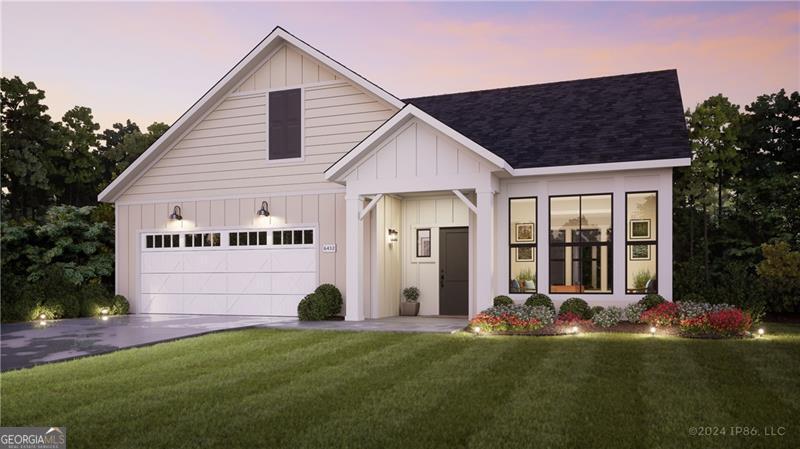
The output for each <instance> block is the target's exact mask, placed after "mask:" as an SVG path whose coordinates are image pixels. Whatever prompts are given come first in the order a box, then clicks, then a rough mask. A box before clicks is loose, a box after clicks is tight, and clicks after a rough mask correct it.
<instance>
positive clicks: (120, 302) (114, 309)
mask: <svg viewBox="0 0 800 449" xmlns="http://www.w3.org/2000/svg"><path fill="white" fill-rule="evenodd" d="M130 309H131V305H130V303H128V299H127V298H126V297H124V296H122V295H116V296H114V297H113V298H111V314H112V315H127V314H128V312H129V311H130Z"/></svg>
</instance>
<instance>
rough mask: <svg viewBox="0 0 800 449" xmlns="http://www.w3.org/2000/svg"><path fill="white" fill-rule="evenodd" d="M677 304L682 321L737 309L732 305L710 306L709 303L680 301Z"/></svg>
mask: <svg viewBox="0 0 800 449" xmlns="http://www.w3.org/2000/svg"><path fill="white" fill-rule="evenodd" d="M675 304H677V305H678V317H679V318H680V319H681V320H685V319H689V318H697V317H700V316H703V315H706V314H709V313H711V312H718V311H720V310H728V309H735V308H736V307H734V306H732V305H730V304H709V303H707V302H692V301H679V302H676V303H675Z"/></svg>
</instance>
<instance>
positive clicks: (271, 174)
mask: <svg viewBox="0 0 800 449" xmlns="http://www.w3.org/2000/svg"><path fill="white" fill-rule="evenodd" d="M298 87H299V88H302V89H303V95H302V98H303V136H304V138H303V156H304V157H303V159H302V160H297V161H292V162H287V163H270V161H268V160H267V157H266V156H267V94H268V92H269V91H270V90H278V89H283V88H298ZM396 111H397V109H396V108H395V107H394V106H392V105H390V104H388V103H386V102H385V101H383V100H382V99H379V98H377V97H376V96H374V95H372V94H370V93H368V92H367V91H365V90H364V89H362V88H361V87H358V86H357V85H355V84H354V83H352V82H350V81H349V80H346V79H345V78H344V77H342V76H341V75H340V74H338V73H336V72H334V71H332V70H331V69H330V68H328V67H326V66H324V65H322V64H320V63H319V62H317V61H316V60H314V59H313V58H311V57H309V56H308V55H306V54H304V53H302V52H301V51H299V50H297V49H295V48H294V47H291V46H288V45H285V46H283V47H281V48H280V49H278V50H277V51H276V52H275V53H274V54H272V55H271V56H270V57H269V59H267V60H266V61H265V62H264V63H263V64H262V65H261V66H260V67H259V68H258V69H257V70H255V71H254V72H253V73H252V74H250V75H249V76H248V77H247V78H246V79H245V81H244V82H242V83H240V84H239V85H238V86H237V87H236V88H234V89H233V90H232V91H231V92H230V94H229V95H228V96H227V97H226V98H225V99H224V100H223V101H222V102H220V103H219V104H218V105H217V106H216V107H215V108H213V109H212V110H211V112H209V113H208V114H206V115H205V116H204V117H203V118H202V119H201V120H199V121H198V122H197V123H196V125H195V126H193V127H192V128H191V130H190V131H188V132H187V133H186V134H185V135H184V136H183V137H182V138H181V139H179V140H178V141H177V142H176V143H175V145H173V146H172V147H171V148H169V149H168V150H167V151H165V152H164V154H163V156H161V157H160V158H159V159H158V160H157V161H156V162H155V163H153V165H151V166H150V167H149V168H148V169H147V170H146V171H145V172H144V174H143V175H142V176H141V177H139V178H138V179H136V180H135V181H134V182H133V183H132V184H131V185H130V187H129V188H128V189H127V190H126V191H125V192H123V193H122V195H121V196H120V197H119V199H118V200H117V202H116V236H117V239H116V256H115V257H116V286H117V287H116V289H117V292H118V293H119V294H122V295H125V296H126V297H128V298H129V299H131V306H132V310H133V312H137V309H139V308H140V307H141V304H140V301H141V298H140V294H141V267H142V264H141V262H142V260H141V254H142V253H141V251H139V250H138V248H139V244H140V232H141V231H143V230H153V231H159V230H167V229H171V228H172V227H176V226H177V227H180V228H181V229H182V230H189V229H203V230H213V229H221V228H231V227H238V228H246V229H250V228H259V229H260V228H270V227H275V226H283V225H300V224H304V225H305V224H312V225H314V226H316V228H317V229H318V234H317V236H316V237H317V239H316V241H317V243H318V245H316V249H315V250H314V251H315V252H316V254H317V258H318V266H317V267H316V270H317V271H318V279H319V282H320V283H326V282H329V283H333V284H336V285H337V286H338V287H339V288H340V289H341V290H342V292H343V293H344V291H345V288H346V285H345V274H344V267H345V240H344V239H345V234H346V232H345V217H344V211H345V206H344V189H343V188H342V187H341V186H340V185H338V184H334V183H331V182H327V181H326V180H325V178H324V175H323V172H324V171H325V170H326V169H327V168H328V167H329V166H330V165H331V164H332V163H334V162H335V161H336V160H338V159H339V158H340V157H341V156H342V155H344V154H345V153H346V152H347V151H349V150H350V149H351V148H352V147H354V146H355V145H356V144H357V143H358V142H360V141H361V140H362V139H363V138H364V137H366V136H367V135H368V134H370V133H371V132H372V131H374V130H375V129H376V128H377V127H378V126H380V125H381V124H382V123H383V122H384V121H385V120H386V119H388V118H389V117H391V115H392V114H394V113H395V112H396ZM262 201H267V202H268V203H269V210H270V213H271V216H270V217H269V218H267V219H260V221H259V220H256V211H257V210H258V209H259V207H260V205H261V202H262ZM175 205H178V206H181V208H182V212H183V217H184V219H183V220H182V221H181V222H170V221H169V220H168V216H169V213H170V212H171V210H172V208H173V207H174V206H175ZM325 244H335V245H336V251H335V252H323V251H322V247H323V245H325ZM315 287H316V285H309V286H308V288H307V291H308V292H310V291H311V290H313V288H315Z"/></svg>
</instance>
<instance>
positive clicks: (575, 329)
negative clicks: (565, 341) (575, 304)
mask: <svg viewBox="0 0 800 449" xmlns="http://www.w3.org/2000/svg"><path fill="white" fill-rule="evenodd" d="M572 333H573V334H577V333H578V326H572Z"/></svg>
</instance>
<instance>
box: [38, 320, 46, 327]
mask: <svg viewBox="0 0 800 449" xmlns="http://www.w3.org/2000/svg"><path fill="white" fill-rule="evenodd" d="M39 324H40V325H42V326H46V325H47V321H45V320H39Z"/></svg>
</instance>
